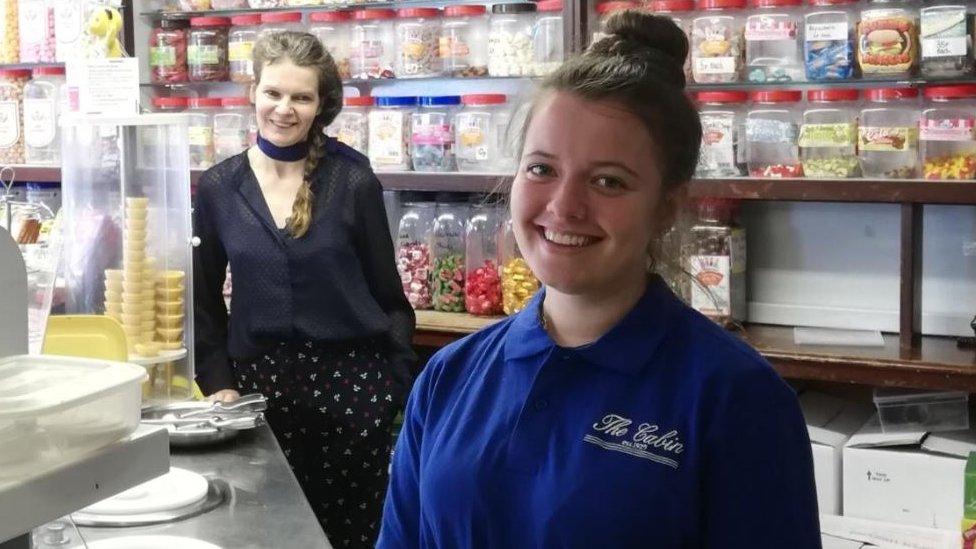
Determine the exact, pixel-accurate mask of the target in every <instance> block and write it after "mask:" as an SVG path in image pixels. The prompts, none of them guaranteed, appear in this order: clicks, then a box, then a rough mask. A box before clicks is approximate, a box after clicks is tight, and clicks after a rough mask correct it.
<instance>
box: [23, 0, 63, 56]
mask: <svg viewBox="0 0 976 549" xmlns="http://www.w3.org/2000/svg"><path fill="white" fill-rule="evenodd" d="M18 12H19V17H20V62H21V63H53V62H54V60H55V57H56V56H57V49H58V44H57V39H56V38H55V36H54V6H53V5H52V4H51V2H49V1H48V0H20V6H19V7H18Z"/></svg>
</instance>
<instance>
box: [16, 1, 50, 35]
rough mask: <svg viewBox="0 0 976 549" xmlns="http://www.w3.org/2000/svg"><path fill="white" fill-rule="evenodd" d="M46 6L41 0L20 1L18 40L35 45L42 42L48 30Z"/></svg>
mask: <svg viewBox="0 0 976 549" xmlns="http://www.w3.org/2000/svg"><path fill="white" fill-rule="evenodd" d="M46 15H47V5H46V3H45V2H44V1H43V0H20V40H21V42H23V43H27V44H37V43H39V42H42V41H43V40H44V33H45V32H46V31H47V30H48V28H47V21H45V19H46V18H47V17H46Z"/></svg>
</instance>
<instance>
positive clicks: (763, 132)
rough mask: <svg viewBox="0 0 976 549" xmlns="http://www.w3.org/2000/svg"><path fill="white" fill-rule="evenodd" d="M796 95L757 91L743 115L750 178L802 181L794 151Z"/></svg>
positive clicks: (795, 140)
mask: <svg viewBox="0 0 976 549" xmlns="http://www.w3.org/2000/svg"><path fill="white" fill-rule="evenodd" d="M801 98H802V95H801V94H800V92H798V91H756V92H751V93H750V94H749V100H750V101H751V102H752V103H753V104H754V105H753V108H752V110H750V111H749V113H748V114H747V115H746V158H747V160H748V166H749V175H750V176H752V177H773V178H783V177H803V166H802V165H801V164H800V155H799V150H798V149H797V125H798V124H797V122H798V120H799V118H800V113H799V111H798V109H797V107H798V105H797V103H799V102H800V99H801Z"/></svg>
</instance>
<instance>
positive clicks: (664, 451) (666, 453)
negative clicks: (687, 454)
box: [583, 414, 685, 469]
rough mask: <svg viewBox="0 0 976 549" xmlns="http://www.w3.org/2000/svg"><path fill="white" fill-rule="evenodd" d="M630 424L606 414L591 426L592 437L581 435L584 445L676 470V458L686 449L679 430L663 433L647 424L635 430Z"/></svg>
mask: <svg viewBox="0 0 976 549" xmlns="http://www.w3.org/2000/svg"><path fill="white" fill-rule="evenodd" d="M633 423H634V421H633V420H631V419H630V418H627V417H624V416H621V415H619V414H607V415H605V416H603V418H602V419H600V421H598V422H596V423H594V424H593V431H594V432H595V434H594V433H589V434H586V435H584V436H583V442H588V443H590V444H593V445H596V446H599V447H600V448H603V449H604V450H610V451H613V452H621V453H624V454H628V455H631V456H634V457H638V458H641V459H646V460H648V461H653V462H656V463H660V464H662V465H667V466H668V467H671V468H673V469H677V468H678V466H679V465H680V462H679V460H678V457H679V455H680V454H681V452H683V451H684V449H685V447H684V444H682V443H681V437H680V436H679V434H678V431H676V430H674V429H671V430H669V431H666V432H662V431H663V429H662V428H661V427H660V426H659V425H656V424H653V423H647V422H644V423H641V424H640V425H638V426H637V427H636V428H634V427H633Z"/></svg>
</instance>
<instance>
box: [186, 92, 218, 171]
mask: <svg viewBox="0 0 976 549" xmlns="http://www.w3.org/2000/svg"><path fill="white" fill-rule="evenodd" d="M187 106H189V108H190V135H189V139H188V141H189V143H190V168H191V169H196V170H205V169H207V168H209V167H210V166H212V165H213V163H214V135H213V116H214V114H215V113H216V110H217V109H219V108H220V107H221V100H220V98H219V97H192V98H190V99H189V101H187Z"/></svg>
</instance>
